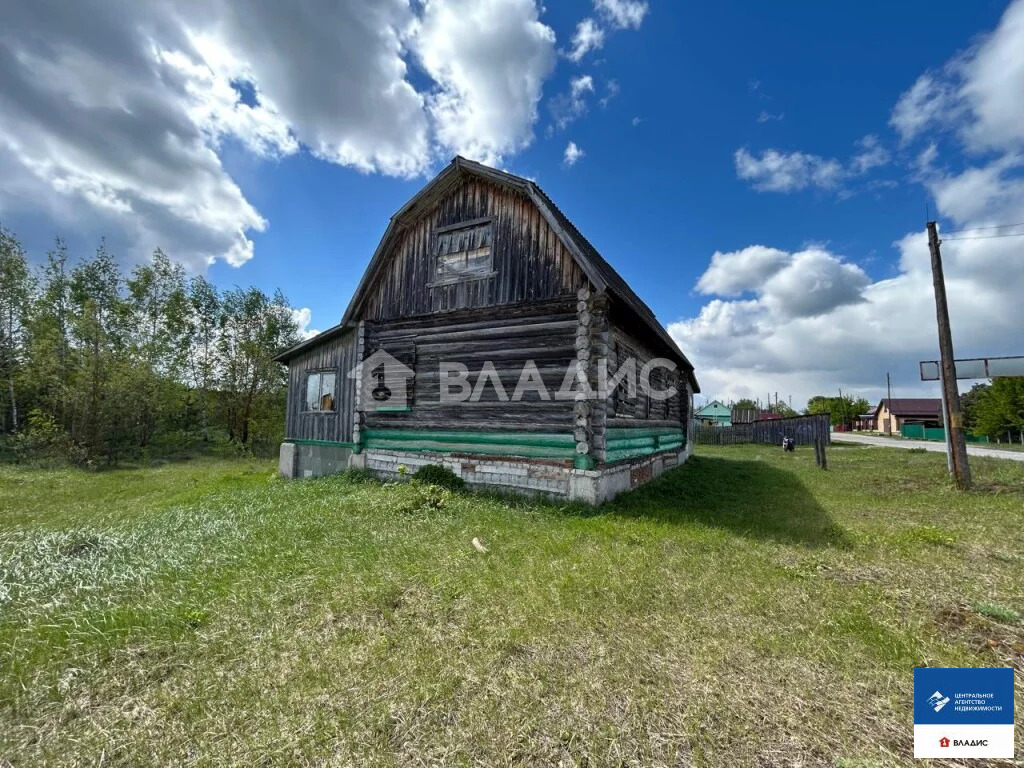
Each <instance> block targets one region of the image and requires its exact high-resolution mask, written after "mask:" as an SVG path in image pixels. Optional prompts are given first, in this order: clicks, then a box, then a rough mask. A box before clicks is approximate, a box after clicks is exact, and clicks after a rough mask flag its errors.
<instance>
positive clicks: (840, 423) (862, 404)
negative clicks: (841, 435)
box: [804, 395, 874, 427]
mask: <svg viewBox="0 0 1024 768" xmlns="http://www.w3.org/2000/svg"><path fill="white" fill-rule="evenodd" d="M873 410H874V407H873V406H872V405H871V403H869V402H868V401H867V400H865V399H864V398H863V397H853V396H852V395H842V396H840V397H828V396H826V395H815V396H814V397H812V398H810V399H809V400H808V401H807V407H806V408H805V409H804V413H805V414H809V413H828V414H830V415H831V418H832V426H833V427H849V426H852V425H853V423H854V422H855V421H856V420H857V419H859V418H860V417H861V416H862V415H864V414H865V413H871V412H872V411H873Z"/></svg>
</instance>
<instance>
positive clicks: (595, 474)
mask: <svg viewBox="0 0 1024 768" xmlns="http://www.w3.org/2000/svg"><path fill="white" fill-rule="evenodd" d="M689 456H690V450H689V448H687V449H685V450H683V451H662V452H660V453H656V454H652V455H650V456H643V457H638V458H635V459H630V460H626V461H619V462H616V463H614V464H608V465H599V466H598V467H597V468H596V469H589V470H587V469H574V468H573V467H572V462H571V461H560V460H544V459H520V458H514V457H486V456H469V455H466V456H462V455H452V454H438V453H419V452H412V451H396V450H382V449H374V448H367V449H364V450H363V451H362V452H361V453H354V452H353V451H352V450H351V449H350V448H344V447H334V446H306V445H293V444H291V443H284V444H283V445H282V446H281V460H280V471H281V474H282V475H284V476H285V477H298V478H303V477H319V476H321V475H327V474H332V473H334V472H340V471H342V470H344V469H348V468H353V469H355V468H360V469H362V468H365V469H368V470H370V471H371V472H373V473H374V474H375V475H377V477H379V478H381V479H382V480H399V479H401V478H402V477H403V476H404V477H410V476H412V475H413V474H414V473H415V472H416V470H418V469H419V468H420V467H422V466H424V465H427V464H438V465H440V466H443V467H446V468H447V469H449V470H451V471H452V472H454V473H455V474H456V475H457V476H459V477H461V478H462V479H463V480H465V481H466V484H467V485H469V486H470V487H471V488H476V489H490V490H500V491H508V492H512V493H520V494H525V495H535V496H544V497H548V498H551V499H565V500H568V501H581V502H584V503H586V504H600V503H602V502H604V501H608V500H609V499H612V498H614V497H615V496H618V495H619V494H620V493H623V492H624V491H629V490H632V489H633V488H637V487H639V486H641V485H643V484H644V483H647V482H650V481H651V480H653V479H654V478H656V477H658V476H659V475H661V474H662V473H663V472H665V471H667V470H669V469H672V468H674V467H676V466H678V465H679V464H682V463H683V462H684V461H686V460H687V458H689ZM402 466H404V467H405V468H406V470H407V471H406V472H405V473H404V474H403V473H402V472H400V471H399V467H402Z"/></svg>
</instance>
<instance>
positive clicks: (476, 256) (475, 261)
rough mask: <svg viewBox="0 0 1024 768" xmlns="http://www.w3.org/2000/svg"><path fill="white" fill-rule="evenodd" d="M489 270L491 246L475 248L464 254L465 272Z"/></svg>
mask: <svg viewBox="0 0 1024 768" xmlns="http://www.w3.org/2000/svg"><path fill="white" fill-rule="evenodd" d="M490 271H491V247H490V246H486V247H484V248H477V249H475V250H472V251H470V252H469V253H468V254H466V272H469V273H479V272H490Z"/></svg>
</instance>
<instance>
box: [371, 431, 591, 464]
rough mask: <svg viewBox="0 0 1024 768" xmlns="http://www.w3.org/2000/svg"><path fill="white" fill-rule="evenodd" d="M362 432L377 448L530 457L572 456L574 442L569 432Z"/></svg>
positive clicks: (574, 454) (552, 457)
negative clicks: (563, 433)
mask: <svg viewBox="0 0 1024 768" xmlns="http://www.w3.org/2000/svg"><path fill="white" fill-rule="evenodd" d="M363 435H364V438H365V443H366V447H367V448H377V449H381V450H393V451H412V452H414V453H468V454H474V453H476V454H482V455H487V456H522V457H524V458H534V459H573V458H575V456H576V443H575V442H574V441H573V436H572V435H570V434H565V435H559V434H530V433H521V432H462V431H447V430H445V431H441V430H428V429H423V430H404V429H368V430H366V431H365V432H364V433H363Z"/></svg>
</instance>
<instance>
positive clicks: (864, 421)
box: [853, 413, 875, 432]
mask: <svg viewBox="0 0 1024 768" xmlns="http://www.w3.org/2000/svg"><path fill="white" fill-rule="evenodd" d="M874 428H875V414H874V413H862V414H861V415H860V416H858V417H857V418H855V419H854V420H853V429H854V431H857V432H870V431H871V430H873V429H874Z"/></svg>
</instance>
